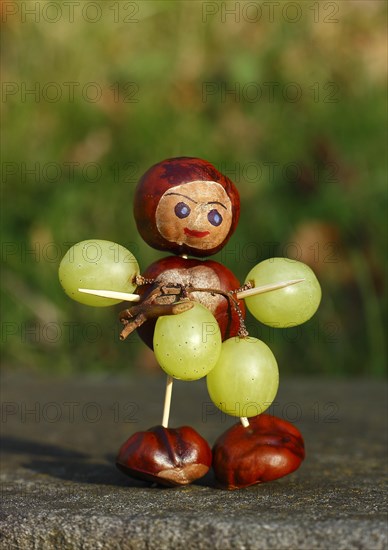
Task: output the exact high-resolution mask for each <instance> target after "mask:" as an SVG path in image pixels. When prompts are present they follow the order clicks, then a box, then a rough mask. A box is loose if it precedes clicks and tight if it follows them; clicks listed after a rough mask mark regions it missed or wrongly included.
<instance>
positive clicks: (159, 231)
mask: <svg viewBox="0 0 388 550" xmlns="http://www.w3.org/2000/svg"><path fill="white" fill-rule="evenodd" d="M239 214H240V198H239V194H238V191H237V189H236V187H235V186H234V184H233V182H232V181H231V180H230V179H229V178H227V177H226V176H224V175H223V174H221V173H220V172H219V171H218V170H217V169H216V168H215V167H214V166H213V165H212V164H210V163H209V162H207V161H205V160H202V159H199V158H193V157H178V158H171V159H167V160H164V161H162V162H159V163H158V164H155V165H154V166H152V167H151V168H150V169H149V170H147V172H146V173H145V174H144V175H143V176H142V177H141V179H140V180H139V182H138V184H137V187H136V190H135V197H134V216H135V221H136V225H137V229H138V231H139V233H140V235H141V236H142V238H143V239H144V240H145V242H146V243H148V244H149V245H150V246H152V247H153V248H156V249H157V250H165V251H169V252H172V253H174V254H189V255H192V256H197V257H205V256H210V255H212V254H215V253H216V252H218V250H220V249H221V248H222V247H223V246H224V245H225V244H226V243H227V241H228V240H229V238H230V236H231V235H232V233H233V232H234V230H235V228H236V226H237V223H238V219H239Z"/></svg>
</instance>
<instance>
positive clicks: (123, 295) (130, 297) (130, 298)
mask: <svg viewBox="0 0 388 550" xmlns="http://www.w3.org/2000/svg"><path fill="white" fill-rule="evenodd" d="M78 291H79V292H84V293H85V294H93V295H94V296H101V297H102V298H113V299H114V300H123V301H126V302H138V301H139V300H140V296H139V294H129V293H128V292H117V291H116V290H92V289H90V288H79V289H78Z"/></svg>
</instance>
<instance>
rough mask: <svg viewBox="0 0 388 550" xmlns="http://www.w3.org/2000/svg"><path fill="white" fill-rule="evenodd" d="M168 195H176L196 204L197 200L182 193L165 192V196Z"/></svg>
mask: <svg viewBox="0 0 388 550" xmlns="http://www.w3.org/2000/svg"><path fill="white" fill-rule="evenodd" d="M168 195H178V197H184V198H185V199H187V200H189V201H191V202H194V203H195V204H198V203H197V201H195V200H194V199H192V198H191V197H188V196H187V195H183V194H182V193H166V194H165V197H167V196H168Z"/></svg>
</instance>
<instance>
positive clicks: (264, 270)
mask: <svg viewBox="0 0 388 550" xmlns="http://www.w3.org/2000/svg"><path fill="white" fill-rule="evenodd" d="M292 279H305V280H304V281H302V282H300V283H296V284H294V285H291V286H288V287H285V288H281V289H278V290H272V291H271V292H266V293H265V294H258V295H257V296H249V297H247V298H245V303H246V305H247V307H248V309H249V311H250V312H251V313H252V315H253V316H254V317H255V318H256V319H257V320H258V321H261V322H262V323H264V324H265V325H269V326H271V327H278V328H286V327H291V326H296V325H301V324H302V323H304V322H306V321H308V320H309V319H310V318H311V317H312V316H313V315H314V313H315V312H316V311H317V309H318V306H319V303H320V301H321V296H322V292H321V287H320V286H319V282H318V280H317V278H316V276H315V274H314V272H313V271H312V269H310V267H309V266H307V265H306V264H303V263H301V262H297V261H295V260H289V259H287V258H270V259H269V260H265V261H264V262H260V263H259V264H257V265H256V266H255V267H254V268H253V269H251V271H250V272H249V273H248V275H247V278H246V280H245V282H248V281H252V282H253V283H254V286H261V285H266V284H271V283H279V282H283V281H289V280H292Z"/></svg>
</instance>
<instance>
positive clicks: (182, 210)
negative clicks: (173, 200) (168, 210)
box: [174, 202, 191, 219]
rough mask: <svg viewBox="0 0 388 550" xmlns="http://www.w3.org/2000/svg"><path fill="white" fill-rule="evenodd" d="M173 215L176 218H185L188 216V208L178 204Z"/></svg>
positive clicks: (185, 205)
mask: <svg viewBox="0 0 388 550" xmlns="http://www.w3.org/2000/svg"><path fill="white" fill-rule="evenodd" d="M174 212H175V215H176V216H177V217H178V218H181V219H182V218H187V216H188V215H189V214H190V212H191V209H190V206H187V204H186V203H184V202H178V204H177V205H176V206H175V208H174Z"/></svg>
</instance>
